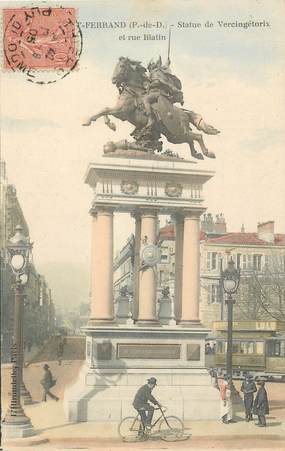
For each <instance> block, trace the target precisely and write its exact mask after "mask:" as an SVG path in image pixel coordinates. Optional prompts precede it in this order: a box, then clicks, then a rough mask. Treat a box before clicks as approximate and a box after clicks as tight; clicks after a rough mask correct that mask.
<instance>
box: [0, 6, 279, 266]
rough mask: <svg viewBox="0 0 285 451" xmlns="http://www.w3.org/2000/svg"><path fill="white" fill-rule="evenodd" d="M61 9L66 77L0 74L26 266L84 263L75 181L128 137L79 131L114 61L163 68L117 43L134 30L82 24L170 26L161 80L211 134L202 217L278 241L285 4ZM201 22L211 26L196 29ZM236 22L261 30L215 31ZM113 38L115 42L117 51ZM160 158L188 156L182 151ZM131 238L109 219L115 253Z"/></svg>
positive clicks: (82, 188)
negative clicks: (30, 248) (74, 15)
mask: <svg viewBox="0 0 285 451" xmlns="http://www.w3.org/2000/svg"><path fill="white" fill-rule="evenodd" d="M49 3H51V4H52V3H53V2H49ZM54 4H56V3H54ZM0 5H1V6H2V7H3V8H4V7H5V6H7V5H8V3H7V2H0ZM20 5H22V6H23V5H25V6H27V5H29V3H28V2H21V3H19V2H13V1H10V2H9V7H10V8H11V7H19V6H20ZM56 5H57V4H56ZM61 5H62V6H74V7H76V8H78V21H79V24H80V26H81V30H82V37H83V41H82V43H83V51H82V54H81V57H80V61H79V65H78V67H77V68H76V70H74V71H73V72H72V73H71V74H69V75H68V76H67V77H65V78H64V79H62V80H59V81H57V82H56V83H53V84H51V85H36V84H34V83H30V82H28V81H27V79H26V77H25V75H24V74H22V73H14V72H11V71H9V70H6V71H3V70H2V73H1V98H2V100H1V118H2V122H1V158H2V159H4V160H5V161H6V164H7V174H8V179H9V183H13V184H15V186H16V188H17V194H18V197H19V200H20V202H21V205H22V208H23V212H24V214H25V217H26V219H27V222H28V224H29V228H30V236H31V239H32V241H34V243H35V244H34V259H35V262H36V264H39V265H41V264H44V263H47V262H55V263H62V262H69V263H76V262H80V263H86V262H89V260H90V234H91V218H90V216H89V214H88V210H89V208H90V205H91V201H92V192H91V189H90V187H89V186H87V185H85V184H84V174H85V172H86V169H87V166H88V164H89V162H94V161H96V157H97V156H99V155H101V154H102V148H103V145H104V144H105V143H106V142H107V141H110V140H114V141H119V140H120V139H128V137H129V133H130V132H131V131H132V126H131V125H129V124H128V123H126V122H124V123H123V122H120V121H119V120H118V119H114V122H115V123H116V125H117V131H116V132H115V133H114V132H113V131H112V130H110V129H109V128H107V127H106V125H105V124H104V121H103V119H101V120H98V121H97V122H96V123H93V124H92V126H91V127H82V125H81V124H82V123H83V122H84V121H85V120H86V119H87V118H88V117H89V116H90V115H92V114H95V113H96V112H97V111H99V110H100V109H101V108H103V107H105V106H112V105H113V104H115V102H116V98H117V90H116V88H115V87H114V86H113V85H112V83H111V77H112V72H113V69H114V67H115V64H116V62H117V60H118V58H119V57H120V56H129V57H130V58H135V59H137V60H140V61H142V63H143V64H144V65H145V66H146V65H147V63H148V62H149V60H150V59H151V58H155V59H156V58H157V57H158V56H159V55H161V56H162V58H163V60H165V59H166V57H167V46H168V42H166V41H143V40H140V41H136V42H133V41H129V40H128V35H130V34H132V35H138V34H140V35H143V33H145V29H144V28H141V29H140V30H141V31H138V29H136V30H134V31H133V30H130V29H129V28H128V27H127V28H126V29H125V30H122V29H116V30H114V29H113V30H112V29H98V28H91V26H90V24H89V28H86V23H87V22H89V23H90V22H98V21H107V22H109V21H112V20H117V21H126V22H127V24H129V23H130V22H131V21H138V22H139V23H143V22H144V21H149V22H150V21H151V22H152V23H153V22H154V21H159V22H162V24H163V25H164V26H165V28H164V31H159V30H158V31H157V33H162V34H163V33H164V34H165V33H166V34H167V33H168V28H169V26H172V28H171V29H172V39H171V53H170V57H171V68H172V72H173V73H174V74H175V75H177V76H178V77H179V78H180V79H181V81H182V85H183V91H184V99H185V105H184V107H186V108H188V109H191V110H194V111H196V112H197V113H200V114H201V115H202V116H203V117H204V119H205V120H206V121H207V122H208V123H210V124H212V125H214V126H215V127H216V128H218V129H219V130H220V131H221V133H220V135H218V136H205V137H204V138H205V142H206V145H207V147H208V148H209V149H210V150H212V151H214V152H215V154H216V157H217V158H216V160H209V159H208V160H204V161H200V162H199V163H198V164H199V167H200V168H202V169H210V170H214V171H215V172H216V174H215V176H214V178H213V179H212V180H211V181H210V182H208V184H207V185H206V186H205V191H204V195H205V206H207V207H208V211H210V212H212V213H213V214H216V213H220V212H223V213H224V215H225V218H226V221H227V225H228V230H229V231H238V230H240V228H241V225H242V224H244V225H245V229H246V231H251V232H254V231H256V226H257V223H258V222H262V221H267V220H274V221H275V229H276V232H279V233H285V208H284V199H285V182H284V168H285V152H284V142H285V124H284V117H285V83H284V69H285V67H284V66H285V61H284V55H285V51H284V50H285V49H284V46H285V40H284V31H283V30H284V26H285V14H284V12H285V2H284V1H283V0H273V1H271V2H268V1H266V0H258V1H256V0H250V1H248V0H225V1H224V0H212V1H211V2H208V1H206V0H199V1H191V0H184V1H183V0H176V1H175V2H173V1H167V0H165V1H157V0H155V1H154V0H145V1H144V2H141V1H139V0H136V1H135V0H133V1H131V0H121V1H120V2H116V1H115V0H112V1H111V0H105V1H104V2H101V1H92V2H91V1H90V2H84V1H82V2H78V1H77V2H73V1H69V2H68V3H66V2H61ZM181 22H184V23H185V24H188V26H186V25H184V27H181V25H179V24H181ZM206 22H212V23H213V26H212V27H205V23H206ZM236 22H238V23H243V24H244V23H247V22H254V23H255V22H262V23H264V24H269V26H259V27H256V26H255V27H253V26H251V27H249V28H245V27H244V26H243V27H241V26H239V27H236V26H224V24H225V23H231V24H235V23H236ZM198 23H200V24H201V26H200V27H198V26H197V24H198ZM194 24H196V27H194ZM151 32H152V33H154V31H153V30H152V31H151ZM123 34H125V35H126V39H125V40H120V39H119V37H120V36H121V35H123ZM167 147H170V148H171V149H172V150H174V151H175V152H179V153H180V155H181V156H183V157H188V158H189V156H190V155H189V150H188V146H187V144H181V145H175V146H174V145H171V146H169V145H168V146H167ZM132 231H133V222H132V220H131V219H130V218H128V217H127V216H126V215H117V216H116V218H115V247H116V249H118V248H120V246H121V245H122V244H124V243H125V241H126V239H127V236H128V235H129V234H130V233H131V232H132Z"/></svg>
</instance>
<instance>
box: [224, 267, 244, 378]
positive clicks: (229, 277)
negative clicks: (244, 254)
mask: <svg viewBox="0 0 285 451" xmlns="http://www.w3.org/2000/svg"><path fill="white" fill-rule="evenodd" d="M239 281H240V270H239V269H236V268H235V264H234V261H233V259H232V258H231V259H230V260H229V262H228V267H227V268H226V269H225V270H224V271H223V272H222V283H223V289H224V292H225V293H226V295H227V297H226V300H225V302H226V304H227V307H228V333H227V365H226V366H227V377H228V378H229V379H230V384H231V385H232V386H233V383H232V376H233V305H234V303H235V299H234V298H233V294H235V293H236V292H237V289H238V287H239Z"/></svg>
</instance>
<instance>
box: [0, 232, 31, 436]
mask: <svg viewBox="0 0 285 451" xmlns="http://www.w3.org/2000/svg"><path fill="white" fill-rule="evenodd" d="M31 249H32V243H31V242H30V240H29V238H28V237H26V236H24V234H23V229H22V227H21V226H17V227H16V232H15V235H14V236H13V237H12V238H10V240H9V241H8V244H7V251H8V259H9V264H10V267H11V269H12V271H13V274H14V275H15V278H16V281H15V282H16V283H15V309H14V334H13V345H12V373H11V400H10V406H9V408H8V411H7V413H6V416H5V419H4V425H3V432H4V436H5V437H6V438H22V437H27V436H31V435H34V434H35V430H34V428H33V425H32V423H31V420H30V418H29V417H27V415H26V414H25V412H24V410H23V408H22V405H21V385H22V382H23V303H24V285H25V283H26V282H27V274H26V270H27V267H28V264H29V258H30V254H31Z"/></svg>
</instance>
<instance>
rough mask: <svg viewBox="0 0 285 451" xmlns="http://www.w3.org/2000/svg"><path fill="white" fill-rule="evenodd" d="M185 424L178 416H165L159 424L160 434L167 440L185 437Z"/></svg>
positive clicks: (171, 440)
mask: <svg viewBox="0 0 285 451" xmlns="http://www.w3.org/2000/svg"><path fill="white" fill-rule="evenodd" d="M183 432H184V424H183V421H182V420H180V418H178V417H174V416H171V417H165V419H163V420H162V421H161V422H160V424H159V435H160V438H161V439H162V440H165V441H166V442H175V440H179V439H181V438H182V437H183Z"/></svg>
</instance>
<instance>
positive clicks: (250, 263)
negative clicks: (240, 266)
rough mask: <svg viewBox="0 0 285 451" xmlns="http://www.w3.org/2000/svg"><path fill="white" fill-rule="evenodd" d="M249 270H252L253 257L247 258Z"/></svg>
mask: <svg viewBox="0 0 285 451" xmlns="http://www.w3.org/2000/svg"><path fill="white" fill-rule="evenodd" d="M247 269H252V255H251V254H249V255H248V256H247Z"/></svg>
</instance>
